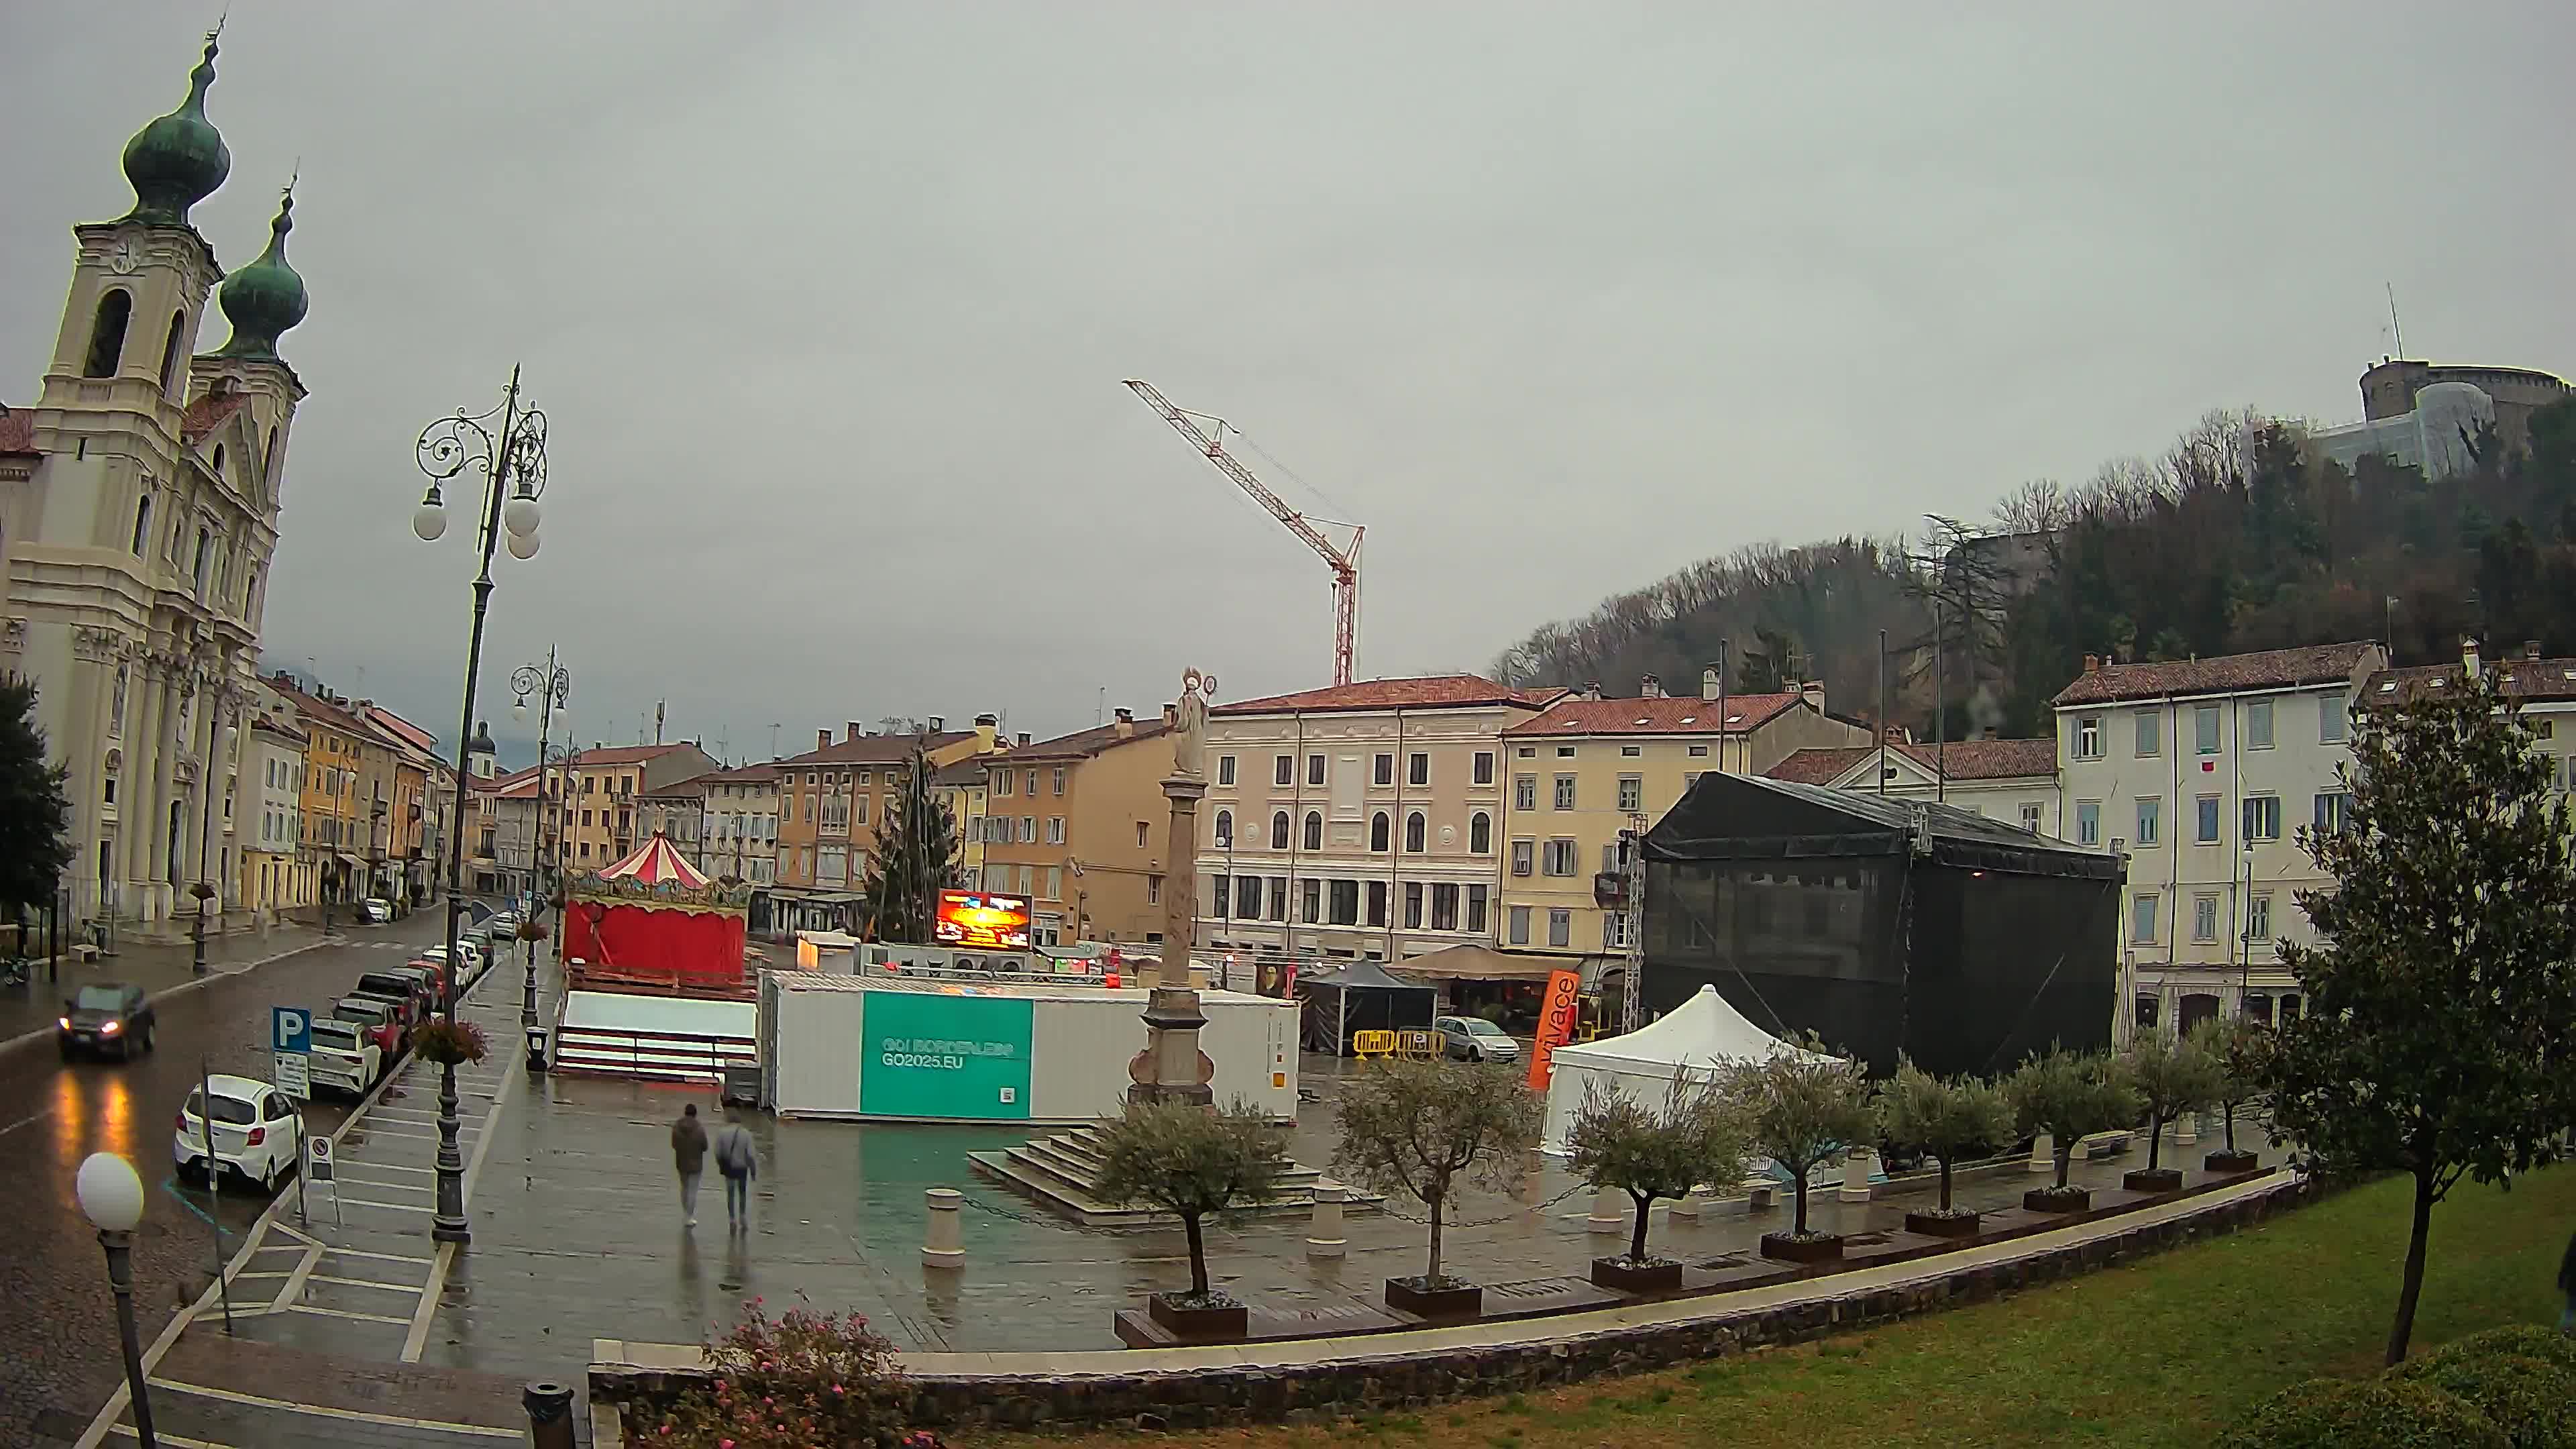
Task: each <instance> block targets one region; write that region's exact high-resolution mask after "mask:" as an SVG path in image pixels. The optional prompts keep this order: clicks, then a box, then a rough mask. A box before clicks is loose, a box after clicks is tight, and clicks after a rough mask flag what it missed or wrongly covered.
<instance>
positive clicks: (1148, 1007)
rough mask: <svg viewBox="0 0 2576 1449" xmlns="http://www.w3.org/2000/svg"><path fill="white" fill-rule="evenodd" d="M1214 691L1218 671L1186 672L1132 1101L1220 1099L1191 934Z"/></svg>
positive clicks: (1176, 714) (1176, 713) (1204, 1102)
mask: <svg viewBox="0 0 2576 1449" xmlns="http://www.w3.org/2000/svg"><path fill="white" fill-rule="evenodd" d="M1215 690H1216V680H1215V679H1214V678H1213V677H1209V676H1204V675H1201V674H1200V673H1199V672H1198V671H1197V670H1195V669H1192V670H1189V671H1187V672H1185V673H1184V674H1183V675H1182V676H1181V698H1180V702H1179V703H1178V704H1176V705H1175V706H1173V709H1172V729H1171V736H1172V773H1171V775H1170V776H1169V777H1168V778H1166V779H1165V780H1164V781H1163V798H1164V799H1166V800H1169V801H1170V802H1171V805H1172V819H1171V828H1170V834H1169V836H1168V838H1167V841H1166V844H1165V846H1164V849H1163V861H1164V872H1165V874H1164V876H1163V964H1162V966H1161V968H1160V969H1159V970H1158V971H1156V972H1155V975H1154V987H1153V990H1152V991H1151V992H1149V993H1148V994H1147V996H1146V1000H1145V1049H1144V1050H1143V1051H1142V1052H1139V1053H1137V1055H1136V1058H1135V1060H1134V1061H1132V1062H1131V1063H1129V1064H1128V1069H1127V1070H1128V1075H1129V1077H1130V1078H1132V1079H1133V1081H1134V1082H1135V1085H1134V1086H1133V1087H1131V1088H1130V1089H1129V1090H1128V1094H1127V1095H1128V1098H1129V1100H1131V1101H1141V1102H1189V1103H1193V1104H1195V1105H1198V1106H1202V1107H1204V1106H1208V1105H1210V1104H1211V1103H1213V1102H1214V1101H1215V1100H1216V1093H1215V1091H1214V1090H1213V1089H1212V1088H1211V1087H1210V1086H1209V1085H1208V1083H1209V1081H1210V1079H1211V1078H1212V1077H1213V1076H1214V1074H1215V1064H1214V1063H1212V1062H1210V1061H1208V1059H1207V1057H1206V1055H1205V1054H1204V1053H1202V1052H1201V1051H1200V1050H1199V1028H1200V1027H1202V1026H1205V1025H1207V1017H1206V1016H1205V1015H1204V1014H1202V1013H1201V1012H1200V1010H1199V994H1198V992H1197V991H1196V990H1194V989H1193V988H1192V987H1191V985H1190V940H1191V937H1192V936H1193V934H1194V933H1195V932H1194V926H1193V918H1194V917H1195V916H1196V915H1197V914H1198V895H1199V872H1198V858H1199V801H1200V800H1201V799H1203V798H1205V797H1206V795H1207V789H1208V786H1207V774H1206V771H1205V768H1204V757H1205V754H1206V738H1207V700H1208V696H1209V695H1210V694H1213V693H1214V692H1215ZM1076 924H1077V925H1079V924H1080V923H1079V922H1077V923H1076Z"/></svg>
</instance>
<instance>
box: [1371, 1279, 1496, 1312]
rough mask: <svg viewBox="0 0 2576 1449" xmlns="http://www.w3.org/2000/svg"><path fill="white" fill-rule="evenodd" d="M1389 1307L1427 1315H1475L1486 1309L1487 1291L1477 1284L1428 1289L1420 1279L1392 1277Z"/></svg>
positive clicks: (1387, 1284)
mask: <svg viewBox="0 0 2576 1449" xmlns="http://www.w3.org/2000/svg"><path fill="white" fill-rule="evenodd" d="M1386 1306H1387V1307H1389V1308H1392V1309H1395V1310H1397V1311H1398V1312H1402V1313H1412V1314H1417V1315H1419V1316H1421V1317H1424V1318H1473V1317H1475V1316H1476V1315H1477V1314H1479V1313H1482V1312H1484V1311H1485V1290H1484V1289H1482V1288H1479V1287H1477V1286H1476V1285H1475V1284H1473V1283H1461V1284H1458V1285H1457V1286H1455V1287H1444V1288H1426V1287H1423V1286H1421V1280H1420V1279H1418V1278H1389V1279H1387V1280H1386Z"/></svg>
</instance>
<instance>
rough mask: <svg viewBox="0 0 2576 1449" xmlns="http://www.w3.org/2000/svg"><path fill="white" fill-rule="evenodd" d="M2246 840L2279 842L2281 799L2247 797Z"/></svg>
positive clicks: (2274, 796) (2274, 797) (2260, 796)
mask: <svg viewBox="0 0 2576 1449" xmlns="http://www.w3.org/2000/svg"><path fill="white" fill-rule="evenodd" d="M2245 838H2246V839H2247V840H2278V839H2280V838H2281V797H2280V796H2278V795H2248V796H2247V797H2245Z"/></svg>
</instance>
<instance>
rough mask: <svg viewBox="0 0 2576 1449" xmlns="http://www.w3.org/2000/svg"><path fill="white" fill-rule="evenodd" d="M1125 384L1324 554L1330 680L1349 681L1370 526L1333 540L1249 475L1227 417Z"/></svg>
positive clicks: (1142, 384) (1148, 388)
mask: <svg viewBox="0 0 2576 1449" xmlns="http://www.w3.org/2000/svg"><path fill="white" fill-rule="evenodd" d="M1127 386H1128V387H1129V388H1130V389H1132V390H1133V391H1134V392H1135V394H1136V396H1138V397H1140V398H1143V399H1144V400H1145V405H1146V406H1147V407H1150V408H1152V409H1153V410H1154V411H1156V412H1158V413H1160V414H1162V415H1163V421H1165V422H1167V423H1170V424H1171V425H1172V430H1173V431H1174V432H1177V433H1179V434H1180V435H1181V436H1182V437H1184V438H1187V439H1189V440H1190V442H1191V444H1192V445H1193V446H1195V447H1196V448H1197V449H1198V450H1199V451H1200V452H1202V453H1205V454H1206V455H1207V458H1208V461H1209V462H1211V463H1214V464H1216V465H1217V466H1218V467H1219V468H1222V469H1224V470H1225V475H1226V476H1227V477H1229V478H1232V479H1233V480H1234V481H1235V484H1236V486H1238V487H1240V488H1241V489H1242V490H1243V491H1244V492H1246V493H1249V494H1251V495H1252V501H1253V502H1255V503H1258V504H1260V505H1261V506H1262V507H1264V508H1266V509H1268V510H1270V516H1271V517H1273V518H1276V519H1278V520H1279V521H1280V522H1281V523H1284V524H1286V525H1287V526H1288V531H1289V532H1290V533H1293V534H1295V535H1297V537H1299V538H1300V539H1303V540H1304V541H1305V544H1306V546H1307V547H1308V548H1311V549H1313V550H1314V551H1315V552H1317V553H1319V554H1322V555H1323V556H1324V562H1326V563H1328V564H1330V565H1332V567H1333V683H1335V684H1337V685H1341V684H1348V683H1350V682H1351V659H1352V656H1353V654H1354V653H1355V652H1356V649H1357V646H1358V641H1359V629H1360V539H1361V538H1362V536H1364V535H1365V534H1366V533H1367V532H1368V530H1367V529H1365V528H1362V527H1361V526H1360V525H1358V524H1356V523H1351V524H1340V525H1337V526H1339V527H1344V528H1348V529H1349V530H1350V531H1351V542H1350V546H1349V547H1348V548H1342V547H1338V546H1336V545H1335V544H1334V542H1333V541H1332V540H1331V539H1329V538H1326V537H1325V536H1324V532H1323V530H1322V529H1319V528H1317V527H1316V526H1315V522H1316V520H1313V519H1310V518H1308V517H1307V516H1306V515H1304V514H1302V513H1299V512H1298V511H1297V510H1296V509H1293V508H1291V507H1289V506H1288V505H1287V504H1286V503H1284V502H1282V501H1280V498H1279V495H1278V494H1276V493H1273V492H1271V491H1270V490H1269V489H1268V488H1267V487H1265V486H1263V484H1262V482H1261V480H1260V479H1258V478H1255V477H1253V476H1252V471H1251V470H1250V469H1248V468H1246V467H1244V466H1243V464H1241V463H1240V462H1237V461H1236V460H1235V456H1234V455H1233V454H1232V453H1229V452H1227V451H1226V450H1225V430H1226V427H1227V424H1226V421H1225V419H1223V418H1220V417H1216V416H1214V415H1213V414H1209V413H1194V412H1189V411H1187V410H1185V409H1182V408H1177V407H1174V406H1173V405H1172V400H1171V399H1170V398H1167V397H1165V396H1163V395H1162V394H1161V393H1159V392H1157V391H1155V390H1154V385H1153V384H1152V383H1149V382H1141V381H1139V380H1137V379H1135V378H1132V377H1131V378H1129V379H1127ZM1201 419H1205V420H1206V421H1208V422H1210V423H1213V424H1215V426H1216V430H1215V431H1214V432H1210V431H1208V430H1207V429H1205V428H1202V427H1200V426H1199V422H1200V420H1201ZM1324 521H1325V522H1332V521H1333V520H1330V519H1326V520H1324Z"/></svg>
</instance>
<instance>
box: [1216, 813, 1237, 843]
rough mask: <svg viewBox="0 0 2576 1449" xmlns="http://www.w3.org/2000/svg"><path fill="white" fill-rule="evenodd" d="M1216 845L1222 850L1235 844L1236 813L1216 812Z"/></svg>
mask: <svg viewBox="0 0 2576 1449" xmlns="http://www.w3.org/2000/svg"><path fill="white" fill-rule="evenodd" d="M1216 843H1217V845H1218V846H1219V847H1220V848H1225V847H1231V846H1232V845H1233V844H1234V812H1233V811H1231V810H1220V811H1218V812H1216Z"/></svg>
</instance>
